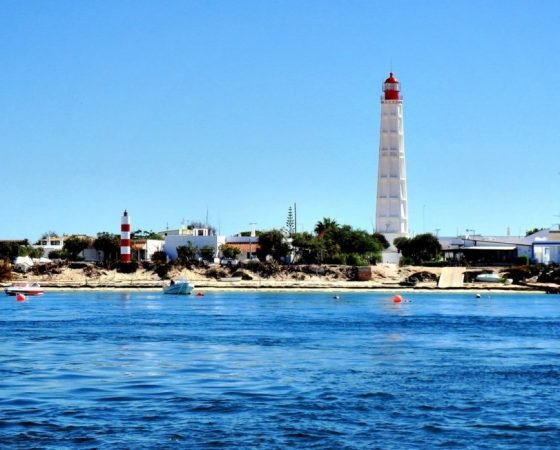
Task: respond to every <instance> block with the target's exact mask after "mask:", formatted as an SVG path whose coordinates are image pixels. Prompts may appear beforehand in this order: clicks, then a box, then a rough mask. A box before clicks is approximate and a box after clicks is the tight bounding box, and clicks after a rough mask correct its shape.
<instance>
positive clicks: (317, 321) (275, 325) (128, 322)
mask: <svg viewBox="0 0 560 450" xmlns="http://www.w3.org/2000/svg"><path fill="white" fill-rule="evenodd" d="M335 294H336V295H339V296H340V298H339V299H336V298H334V297H335ZM0 300H1V302H0V311H1V316H0V393H1V396H0V447H1V448H10V449H11V448H16V449H17V448H21V449H27V448H57V449H59V448H68V449H70V448H100V449H104V448H130V449H143V448H158V449H165V448H189V449H199V448H200V449H203V448H204V449H205V448H236V449H244V448H251V449H253V448H263V449H284V448H297V449H300V448H320V449H323V448H324V449H363V448H379V449H404V448H426V449H432V448H477V449H478V448H481V449H484V448H488V449H496V448H523V449H529V448H530V449H535V448H557V447H558V445H559V442H560V414H559V412H558V411H559V406H560V388H559V387H560V386H559V383H560V296H554V295H537V294H535V295H532V294H523V295H520V294H517V295H509V294H507V295H506V294H483V295H482V298H480V299H477V298H475V295H474V293H468V294H447V293H445V294H423V293H410V294H406V295H404V301H403V302H402V303H400V304H395V303H393V302H392V296H391V295H390V294H384V293H324V292H322V293H308V294H305V293H295V292H288V293H243V292H235V293H210V292H209V293H206V295H205V296H204V297H196V296H190V297H179V296H177V297H174V296H164V295H161V294H159V293H147V292H131V293H115V292H107V293H96V292H87V293H82V292H64V293H62V292H58V293H56V292H48V293H47V294H45V295H44V296H43V297H40V298H38V297H31V298H29V299H28V300H27V301H26V302H23V303H21V302H16V301H15V299H14V297H3V298H1V299H0Z"/></svg>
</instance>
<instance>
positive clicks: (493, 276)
mask: <svg viewBox="0 0 560 450" xmlns="http://www.w3.org/2000/svg"><path fill="white" fill-rule="evenodd" d="M475 280H476V281H481V282H483V283H503V282H504V281H505V280H504V279H503V278H502V277H501V276H500V275H498V274H497V273H481V274H479V275H477V276H476V278H475Z"/></svg>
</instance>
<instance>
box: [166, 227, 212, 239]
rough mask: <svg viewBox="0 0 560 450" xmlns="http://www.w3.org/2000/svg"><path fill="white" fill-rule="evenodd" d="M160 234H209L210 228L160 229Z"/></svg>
mask: <svg viewBox="0 0 560 450" xmlns="http://www.w3.org/2000/svg"><path fill="white" fill-rule="evenodd" d="M158 234H161V235H162V236H165V237H166V236H209V235H210V234H212V233H210V230H209V229H208V228H194V227H181V228H177V229H174V230H165V231H160V232H159V233H158Z"/></svg>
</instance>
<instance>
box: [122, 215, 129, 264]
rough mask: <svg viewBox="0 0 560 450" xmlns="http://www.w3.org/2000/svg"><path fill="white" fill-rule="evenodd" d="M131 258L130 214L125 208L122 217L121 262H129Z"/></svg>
mask: <svg viewBox="0 0 560 450" xmlns="http://www.w3.org/2000/svg"><path fill="white" fill-rule="evenodd" d="M130 259H131V255H130V216H129V215H128V213H127V212H126V209H125V210H124V214H123V216H122V218H121V262H123V263H129V262H130Z"/></svg>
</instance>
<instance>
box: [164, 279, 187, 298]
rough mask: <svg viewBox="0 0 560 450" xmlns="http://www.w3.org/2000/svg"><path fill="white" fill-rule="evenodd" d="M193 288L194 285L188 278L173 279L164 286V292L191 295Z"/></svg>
mask: <svg viewBox="0 0 560 450" xmlns="http://www.w3.org/2000/svg"><path fill="white" fill-rule="evenodd" d="M193 289H194V286H193V285H192V284H190V283H189V282H188V281H187V280H184V279H179V280H171V283H169V284H168V285H167V286H164V287H163V293H164V294H173V295H190V293H191V292H192V290H193Z"/></svg>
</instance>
